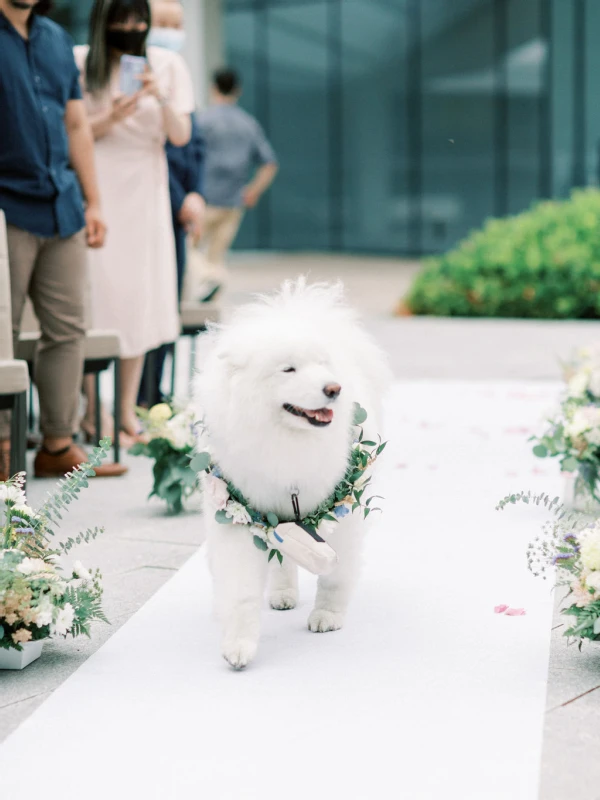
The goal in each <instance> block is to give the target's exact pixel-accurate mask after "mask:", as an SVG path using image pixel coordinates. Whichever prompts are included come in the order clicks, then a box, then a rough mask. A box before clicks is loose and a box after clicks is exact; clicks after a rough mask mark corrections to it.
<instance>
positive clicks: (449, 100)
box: [419, 0, 495, 251]
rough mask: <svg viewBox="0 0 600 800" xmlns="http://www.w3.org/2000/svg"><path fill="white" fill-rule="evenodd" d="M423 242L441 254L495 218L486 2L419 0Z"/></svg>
mask: <svg viewBox="0 0 600 800" xmlns="http://www.w3.org/2000/svg"><path fill="white" fill-rule="evenodd" d="M419 7H420V9H421V12H422V20H421V28H422V43H421V44H422V70H423V77H422V80H423V99H422V102H423V177H422V192H423V194H422V204H421V207H422V215H423V217H422V239H421V247H422V248H423V249H424V250H426V251H438V250H444V249H446V248H447V247H449V246H451V245H452V244H454V243H455V242H456V240H457V239H459V238H460V237H462V236H464V235H465V234H466V233H467V232H468V231H469V230H470V229H471V228H473V227H475V226H477V225H480V224H481V222H482V220H483V219H484V218H485V217H486V216H489V215H491V214H492V213H493V212H494V122H495V120H494V87H495V81H494V60H493V58H494V55H493V54H494V26H493V14H492V4H491V3H490V2H487V0H461V2H456V3H452V4H449V3H444V4H443V3H440V2H439V0H421V2H420V3H419Z"/></svg>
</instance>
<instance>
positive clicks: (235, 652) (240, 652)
mask: <svg viewBox="0 0 600 800" xmlns="http://www.w3.org/2000/svg"><path fill="white" fill-rule="evenodd" d="M256 649H257V644H256V642H253V641H251V640H250V639H236V640H235V641H231V642H225V643H224V644H223V648H222V651H221V652H222V654H223V658H224V659H225V661H227V663H228V664H230V665H231V666H232V667H233V668H234V669H244V667H247V666H248V664H249V663H250V662H251V661H252V659H253V658H254V656H255V655H256Z"/></svg>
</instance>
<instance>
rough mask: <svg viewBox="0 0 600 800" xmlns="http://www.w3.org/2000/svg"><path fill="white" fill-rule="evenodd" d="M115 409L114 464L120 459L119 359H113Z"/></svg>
mask: <svg viewBox="0 0 600 800" xmlns="http://www.w3.org/2000/svg"><path fill="white" fill-rule="evenodd" d="M114 370H115V407H114V420H115V430H114V434H113V451H114V455H115V464H118V463H119V460H120V458H121V444H120V442H119V433H120V431H121V359H120V358H115V362H114Z"/></svg>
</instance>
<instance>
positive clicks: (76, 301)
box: [0, 225, 87, 438]
mask: <svg viewBox="0 0 600 800" xmlns="http://www.w3.org/2000/svg"><path fill="white" fill-rule="evenodd" d="M7 234H8V259H9V266H10V294H11V309H12V326H13V341H14V345H15V352H17V342H18V338H19V331H20V328H21V318H22V316H23V308H24V306H25V299H26V297H27V295H29V296H30V297H31V301H32V303H33V307H34V309H35V313H36V316H37V318H38V320H39V323H40V328H41V339H40V343H39V346H38V350H37V356H36V361H35V366H34V377H35V382H36V384H37V388H38V392H39V396H40V428H41V430H42V433H43V434H44V436H49V437H56V438H62V437H66V436H72V435H73V432H74V431H75V430H76V427H77V414H78V409H79V397H80V392H81V380H82V374H83V355H84V344H85V290H86V269H87V254H86V240H85V232H84V231H80V232H79V233H77V234H75V235H74V236H71V237H70V238H69V239H59V238H53V239H45V238H42V237H40V236H35V235H34V234H32V233H28V232H27V231H24V230H21V229H20V228H15V227H14V226H13V225H8V226H7ZM1 416H2V419H1V420H0V438H8V436H9V435H10V433H9V429H8V419H7V414H6V413H4V414H2V415H1Z"/></svg>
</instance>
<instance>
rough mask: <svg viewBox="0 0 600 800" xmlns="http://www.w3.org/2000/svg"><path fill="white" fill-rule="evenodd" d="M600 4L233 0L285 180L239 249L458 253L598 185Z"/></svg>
mask: <svg viewBox="0 0 600 800" xmlns="http://www.w3.org/2000/svg"><path fill="white" fill-rule="evenodd" d="M599 33H600V2H599V0H225V46H226V52H227V57H228V59H229V61H230V63H231V64H232V65H233V66H235V67H237V68H239V69H240V71H241V72H242V74H243V76H244V80H245V92H244V96H243V105H244V106H245V107H246V108H247V109H248V110H249V111H250V112H251V113H253V114H255V115H256V116H257V117H258V119H259V120H260V121H261V122H262V123H263V125H264V126H265V129H266V130H267V133H268V135H269V136H270V138H271V140H272V142H273V145H274V147H275V148H276V150H277V152H278V154H279V157H280V160H281V173H280V176H279V178H278V180H277V183H276V184H275V186H274V187H273V190H272V192H271V193H270V194H269V196H268V197H265V199H264V201H263V202H262V203H261V206H260V208H259V210H258V212H257V213H254V214H252V215H248V219H247V220H246V222H245V224H244V227H243V230H242V234H241V236H240V239H239V240H238V246H240V247H261V248H277V249H279V248H281V249H289V248H292V249H293V248H309V249H330V250H345V251H371V252H378V251H379V252H388V253H425V252H436V251H441V250H444V249H447V248H448V247H450V246H452V245H453V244H454V243H455V242H456V241H457V240H458V239H460V238H461V237H462V236H464V235H465V234H466V233H467V232H468V231H469V230H470V229H471V228H473V227H475V226H478V225H480V224H481V223H482V221H483V220H484V219H485V218H486V217H488V216H490V215H504V214H507V213H514V212H518V211H521V210H523V209H524V208H526V207H527V206H528V205H529V204H530V203H531V202H532V201H534V200H535V199H537V198H540V197H548V196H558V197H562V196H564V195H566V194H567V193H568V192H569V190H570V189H571V187H573V186H576V185H584V184H589V183H593V182H596V177H597V173H598V142H599V139H600V103H598V101H597V97H598V94H599V91H600V69H599V67H600V63H599V62H600V48H598V46H597V38H598V34H599Z"/></svg>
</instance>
